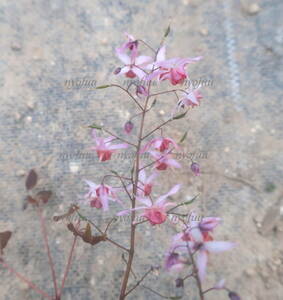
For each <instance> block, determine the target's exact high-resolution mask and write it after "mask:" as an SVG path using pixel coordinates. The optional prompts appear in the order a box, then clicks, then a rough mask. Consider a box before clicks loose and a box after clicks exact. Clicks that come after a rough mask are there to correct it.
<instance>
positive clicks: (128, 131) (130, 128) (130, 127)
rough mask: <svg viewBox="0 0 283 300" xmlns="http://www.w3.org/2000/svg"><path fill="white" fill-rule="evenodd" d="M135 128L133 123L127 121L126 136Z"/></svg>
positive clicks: (125, 126)
mask: <svg viewBox="0 0 283 300" xmlns="http://www.w3.org/2000/svg"><path fill="white" fill-rule="evenodd" d="M133 128H134V124H133V123H132V122H131V121H127V122H126V123H125V125H124V131H125V133H126V134H130V133H131V131H132V130H133Z"/></svg>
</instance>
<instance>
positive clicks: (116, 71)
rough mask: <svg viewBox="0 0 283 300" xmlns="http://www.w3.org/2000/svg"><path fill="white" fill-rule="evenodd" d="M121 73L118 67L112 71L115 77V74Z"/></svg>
mask: <svg viewBox="0 0 283 300" xmlns="http://www.w3.org/2000/svg"><path fill="white" fill-rule="evenodd" d="M120 72H121V68H120V67H118V68H116V69H115V70H114V72H113V73H114V74H115V75H117V74H119V73H120Z"/></svg>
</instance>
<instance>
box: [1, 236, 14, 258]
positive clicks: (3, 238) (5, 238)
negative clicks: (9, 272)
mask: <svg viewBox="0 0 283 300" xmlns="http://www.w3.org/2000/svg"><path fill="white" fill-rule="evenodd" d="M11 236H12V232H11V231H4V232H0V254H1V255H3V249H4V248H5V247H6V246H7V244H8V241H9V239H10V238H11Z"/></svg>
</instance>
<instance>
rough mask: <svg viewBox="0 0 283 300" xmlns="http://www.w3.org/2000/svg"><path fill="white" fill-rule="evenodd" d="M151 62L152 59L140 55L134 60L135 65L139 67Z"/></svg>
mask: <svg viewBox="0 0 283 300" xmlns="http://www.w3.org/2000/svg"><path fill="white" fill-rule="evenodd" d="M151 61H152V58H151V57H150V56H145V55H141V56H138V57H137V58H136V60H135V65H137V66H141V65H144V64H149V63H150V62H151Z"/></svg>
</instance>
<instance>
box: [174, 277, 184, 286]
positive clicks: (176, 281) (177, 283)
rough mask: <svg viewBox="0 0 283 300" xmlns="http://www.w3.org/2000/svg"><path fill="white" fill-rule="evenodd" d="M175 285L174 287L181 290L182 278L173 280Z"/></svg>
mask: <svg viewBox="0 0 283 300" xmlns="http://www.w3.org/2000/svg"><path fill="white" fill-rule="evenodd" d="M175 283H176V287H177V288H182V287H184V280H183V279H182V278H177V279H176V280H175Z"/></svg>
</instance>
